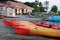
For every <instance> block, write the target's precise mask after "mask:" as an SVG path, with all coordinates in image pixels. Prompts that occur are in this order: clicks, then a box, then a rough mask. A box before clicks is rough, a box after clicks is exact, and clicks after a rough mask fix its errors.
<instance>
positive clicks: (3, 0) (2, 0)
mask: <svg viewBox="0 0 60 40" xmlns="http://www.w3.org/2000/svg"><path fill="white" fill-rule="evenodd" d="M6 1H9V0H0V2H1V3H3V2H6ZM10 1H15V0H10Z"/></svg>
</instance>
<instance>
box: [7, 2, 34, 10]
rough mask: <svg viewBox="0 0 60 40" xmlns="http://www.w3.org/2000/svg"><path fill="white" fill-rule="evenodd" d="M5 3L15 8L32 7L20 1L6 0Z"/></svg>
mask: <svg viewBox="0 0 60 40" xmlns="http://www.w3.org/2000/svg"><path fill="white" fill-rule="evenodd" d="M7 5H9V6H13V7H16V8H22V9H32V10H33V8H32V7H29V6H27V5H25V4H23V3H21V2H12V1H7Z"/></svg>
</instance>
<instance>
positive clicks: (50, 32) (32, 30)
mask: <svg viewBox="0 0 60 40" xmlns="http://www.w3.org/2000/svg"><path fill="white" fill-rule="evenodd" d="M20 23H23V24H24V25H25V27H24V28H25V30H27V29H26V28H28V30H29V32H27V34H29V35H36V36H48V37H60V30H57V29H52V28H45V27H41V26H36V25H33V24H31V23H30V22H20ZM27 23H29V25H27ZM17 27H18V26H17ZM17 27H15V28H14V29H15V31H18V29H19V28H21V26H19V28H17ZM16 28H17V29H16ZM19 30H21V29H19ZM25 30H24V31H25ZM25 32H26V31H25Z"/></svg>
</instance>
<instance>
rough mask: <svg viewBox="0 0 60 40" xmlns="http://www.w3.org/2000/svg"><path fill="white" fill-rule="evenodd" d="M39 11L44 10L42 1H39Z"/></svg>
mask: <svg viewBox="0 0 60 40" xmlns="http://www.w3.org/2000/svg"><path fill="white" fill-rule="evenodd" d="M39 6H40V7H39V12H45V10H44V9H45V8H44V7H43V4H42V2H39Z"/></svg>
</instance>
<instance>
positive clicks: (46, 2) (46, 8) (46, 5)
mask: <svg viewBox="0 0 60 40" xmlns="http://www.w3.org/2000/svg"><path fill="white" fill-rule="evenodd" d="M44 6H45V10H46V11H47V10H48V8H49V7H48V6H49V2H48V1H45V2H44Z"/></svg>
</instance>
